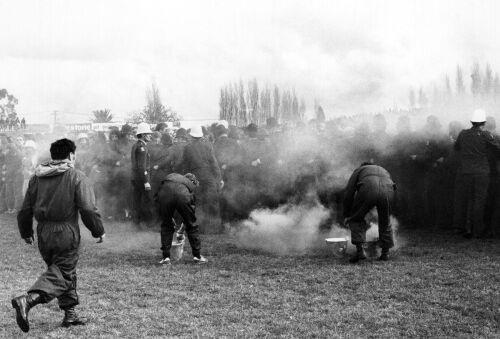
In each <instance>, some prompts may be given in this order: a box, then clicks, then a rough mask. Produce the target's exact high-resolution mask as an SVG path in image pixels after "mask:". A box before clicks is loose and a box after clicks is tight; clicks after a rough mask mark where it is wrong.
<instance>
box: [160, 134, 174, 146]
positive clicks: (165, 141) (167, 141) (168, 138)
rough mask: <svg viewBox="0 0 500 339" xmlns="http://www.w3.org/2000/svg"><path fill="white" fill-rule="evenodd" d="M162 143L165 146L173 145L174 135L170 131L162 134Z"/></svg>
mask: <svg viewBox="0 0 500 339" xmlns="http://www.w3.org/2000/svg"><path fill="white" fill-rule="evenodd" d="M161 144H162V145H163V146H171V145H172V144H173V141H172V137H171V136H170V134H168V133H164V134H163V135H162V136H161Z"/></svg>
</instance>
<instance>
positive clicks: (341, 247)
mask: <svg viewBox="0 0 500 339" xmlns="http://www.w3.org/2000/svg"><path fill="white" fill-rule="evenodd" d="M325 241H326V243H327V245H328V246H329V247H330V248H331V250H332V253H333V256H334V257H335V258H343V257H344V256H345V255H346V251H347V238H326V239H325Z"/></svg>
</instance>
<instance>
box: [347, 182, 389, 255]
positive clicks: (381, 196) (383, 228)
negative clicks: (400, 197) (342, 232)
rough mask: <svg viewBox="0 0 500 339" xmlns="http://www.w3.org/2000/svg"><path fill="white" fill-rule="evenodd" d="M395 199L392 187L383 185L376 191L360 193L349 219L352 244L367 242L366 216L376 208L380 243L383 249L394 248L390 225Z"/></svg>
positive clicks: (357, 195) (356, 197)
mask: <svg viewBox="0 0 500 339" xmlns="http://www.w3.org/2000/svg"><path fill="white" fill-rule="evenodd" d="M393 199H394V190H393V188H392V185H381V186H380V187H377V188H375V189H374V190H372V189H369V190H366V191H363V190H361V191H358V192H357V193H356V196H355V197H354V201H353V205H352V208H351V213H350V215H349V217H348V223H349V228H350V229H351V242H352V243H353V244H355V245H356V244H362V243H365V242H366V231H367V230H368V225H367V224H366V221H365V216H366V214H367V213H368V212H370V210H371V209H372V208H374V207H376V208H377V213H378V232H379V243H380V246H381V247H382V248H391V247H394V238H393V235H392V227H391V223H390V215H391V204H392V202H393Z"/></svg>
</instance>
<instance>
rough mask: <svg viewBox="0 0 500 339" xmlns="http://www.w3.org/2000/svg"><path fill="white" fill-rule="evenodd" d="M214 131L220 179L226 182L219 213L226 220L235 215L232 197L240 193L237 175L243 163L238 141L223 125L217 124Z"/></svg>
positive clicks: (237, 203) (236, 203) (234, 203)
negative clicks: (231, 136)
mask: <svg viewBox="0 0 500 339" xmlns="http://www.w3.org/2000/svg"><path fill="white" fill-rule="evenodd" d="M215 132H216V139H215V143H214V152H215V158H216V159H217V162H218V163H219V166H220V169H221V175H222V180H223V181H224V183H226V184H224V190H222V192H221V196H220V211H221V212H220V213H221V219H222V221H223V222H228V221H230V220H232V219H233V218H235V217H236V213H234V212H235V211H234V208H233V206H235V205H239V202H238V201H235V199H234V198H235V197H236V196H239V195H240V194H241V192H240V190H239V187H238V184H239V180H238V176H239V172H240V171H239V170H240V168H241V165H242V164H243V154H242V149H241V147H240V145H239V144H238V141H237V140H235V139H233V138H229V137H228V130H227V128H226V127H225V126H224V125H218V126H217V127H216V129H215Z"/></svg>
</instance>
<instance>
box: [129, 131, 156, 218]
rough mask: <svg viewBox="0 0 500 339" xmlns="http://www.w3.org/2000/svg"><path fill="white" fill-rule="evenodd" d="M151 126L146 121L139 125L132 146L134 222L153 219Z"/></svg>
mask: <svg viewBox="0 0 500 339" xmlns="http://www.w3.org/2000/svg"><path fill="white" fill-rule="evenodd" d="M151 134H152V132H151V128H150V127H149V125H148V124H147V123H145V122H141V123H140V124H139V125H137V131H136V135H137V142H136V143H135V144H134V145H133V146H132V151H131V160H132V190H133V192H132V194H133V209H134V213H133V216H132V217H133V220H134V223H136V224H140V223H141V222H144V223H146V226H149V225H148V223H150V222H151V220H152V219H153V214H152V211H151V205H152V199H151V183H150V172H151V168H150V167H151V165H150V156H149V151H148V148H147V143H148V142H149V141H151Z"/></svg>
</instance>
